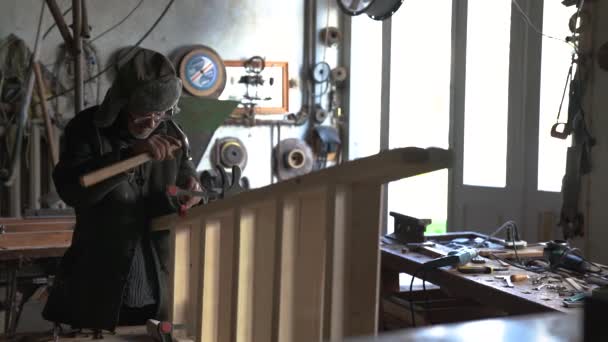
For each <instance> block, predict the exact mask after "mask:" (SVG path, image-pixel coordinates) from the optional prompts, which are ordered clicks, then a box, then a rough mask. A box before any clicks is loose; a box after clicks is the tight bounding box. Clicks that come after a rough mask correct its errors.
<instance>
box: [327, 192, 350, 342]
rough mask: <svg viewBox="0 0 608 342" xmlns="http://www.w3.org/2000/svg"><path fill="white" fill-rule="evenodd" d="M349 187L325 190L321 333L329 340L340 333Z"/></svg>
mask: <svg viewBox="0 0 608 342" xmlns="http://www.w3.org/2000/svg"><path fill="white" fill-rule="evenodd" d="M348 196H349V189H348V187H347V186H345V185H338V186H336V187H333V188H330V191H328V203H327V208H328V209H327V219H328V222H329V223H332V222H333V225H332V224H330V225H329V227H328V230H327V260H326V262H327V271H326V274H327V275H328V277H327V281H326V286H325V315H324V316H325V324H324V333H323V336H324V338H325V339H329V340H332V341H338V340H341V339H342V338H343V337H344V321H345V318H344V287H345V286H346V284H345V278H344V277H345V269H344V266H345V239H346V223H347V220H348V217H347V205H348V203H347V200H348Z"/></svg>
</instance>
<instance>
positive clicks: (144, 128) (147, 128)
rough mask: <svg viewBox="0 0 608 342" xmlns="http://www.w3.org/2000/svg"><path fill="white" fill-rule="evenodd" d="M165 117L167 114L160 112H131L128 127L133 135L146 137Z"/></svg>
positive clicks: (141, 137)
mask: <svg viewBox="0 0 608 342" xmlns="http://www.w3.org/2000/svg"><path fill="white" fill-rule="evenodd" d="M165 119H166V114H165V113H160V112H148V113H130V114H129V116H128V125H127V127H128V129H129V133H131V135H132V136H133V137H135V138H137V139H146V138H148V137H149V136H150V134H152V132H154V130H155V129H156V127H158V125H159V124H160V122H161V121H163V120H165Z"/></svg>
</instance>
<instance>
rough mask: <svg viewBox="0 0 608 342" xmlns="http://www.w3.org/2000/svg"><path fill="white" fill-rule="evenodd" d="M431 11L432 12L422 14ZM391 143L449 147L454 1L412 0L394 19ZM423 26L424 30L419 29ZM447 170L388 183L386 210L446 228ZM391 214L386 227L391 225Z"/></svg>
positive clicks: (437, 228)
mask: <svg viewBox="0 0 608 342" xmlns="http://www.w3.org/2000/svg"><path fill="white" fill-rule="evenodd" d="M421 13H432V14H433V15H432V16H425V15H420V14H421ZM391 26H392V32H391V40H392V43H391V96H390V99H391V100H390V124H389V127H390V129H389V147H390V148H398V147H407V146H416V147H423V148H425V147H431V146H433V147H441V148H448V147H449V133H450V132H449V126H450V74H451V72H450V70H451V39H452V1H451V0H441V1H437V2H434V1H433V2H429V1H412V2H408V3H407V6H406V7H405V8H404V9H403V10H401V11H398V12H397V13H396V14H395V15H394V16H393V18H392V25H391ZM421 28H424V30H421ZM447 203H448V171H447V170H441V171H437V172H432V173H429V174H424V175H420V176H416V177H411V178H406V179H402V180H399V181H397V182H392V183H390V184H389V187H388V209H389V211H396V212H399V213H402V214H405V215H409V216H414V217H418V218H430V219H432V221H433V223H432V224H431V226H429V227H427V233H439V232H445V230H446V221H447V210H448V208H447ZM392 220H393V218H392V217H389V222H388V227H387V228H388V232H391V231H392V230H393V222H392Z"/></svg>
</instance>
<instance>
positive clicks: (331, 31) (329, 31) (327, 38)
mask: <svg viewBox="0 0 608 342" xmlns="http://www.w3.org/2000/svg"><path fill="white" fill-rule="evenodd" d="M319 38H320V39H321V41H322V42H323V43H324V44H325V45H327V46H329V47H333V46H336V45H338V44H340V42H341V41H342V33H340V30H338V28H337V27H333V26H330V27H325V28H323V29H321V31H320V32H319Z"/></svg>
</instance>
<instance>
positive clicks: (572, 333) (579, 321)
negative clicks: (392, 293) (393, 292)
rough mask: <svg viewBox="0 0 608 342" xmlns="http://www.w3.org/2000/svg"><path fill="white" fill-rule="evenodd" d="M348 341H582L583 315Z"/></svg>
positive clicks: (464, 325) (467, 324)
mask: <svg viewBox="0 0 608 342" xmlns="http://www.w3.org/2000/svg"><path fill="white" fill-rule="evenodd" d="M347 341H348V342H368V341H370V342H371V341H373V342H394V341H450V342H469V341H501V342H519V341H553V342H566V341H567V342H577V341H583V315H582V314H574V315H563V314H556V313H551V314H541V315H529V316H517V317H510V318H500V319H487V320H480V321H474V322H465V323H457V324H441V325H436V326H433V327H427V328H419V329H407V330H401V331H395V332H390V333H384V334H380V335H379V336H377V337H357V338H352V339H347Z"/></svg>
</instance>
